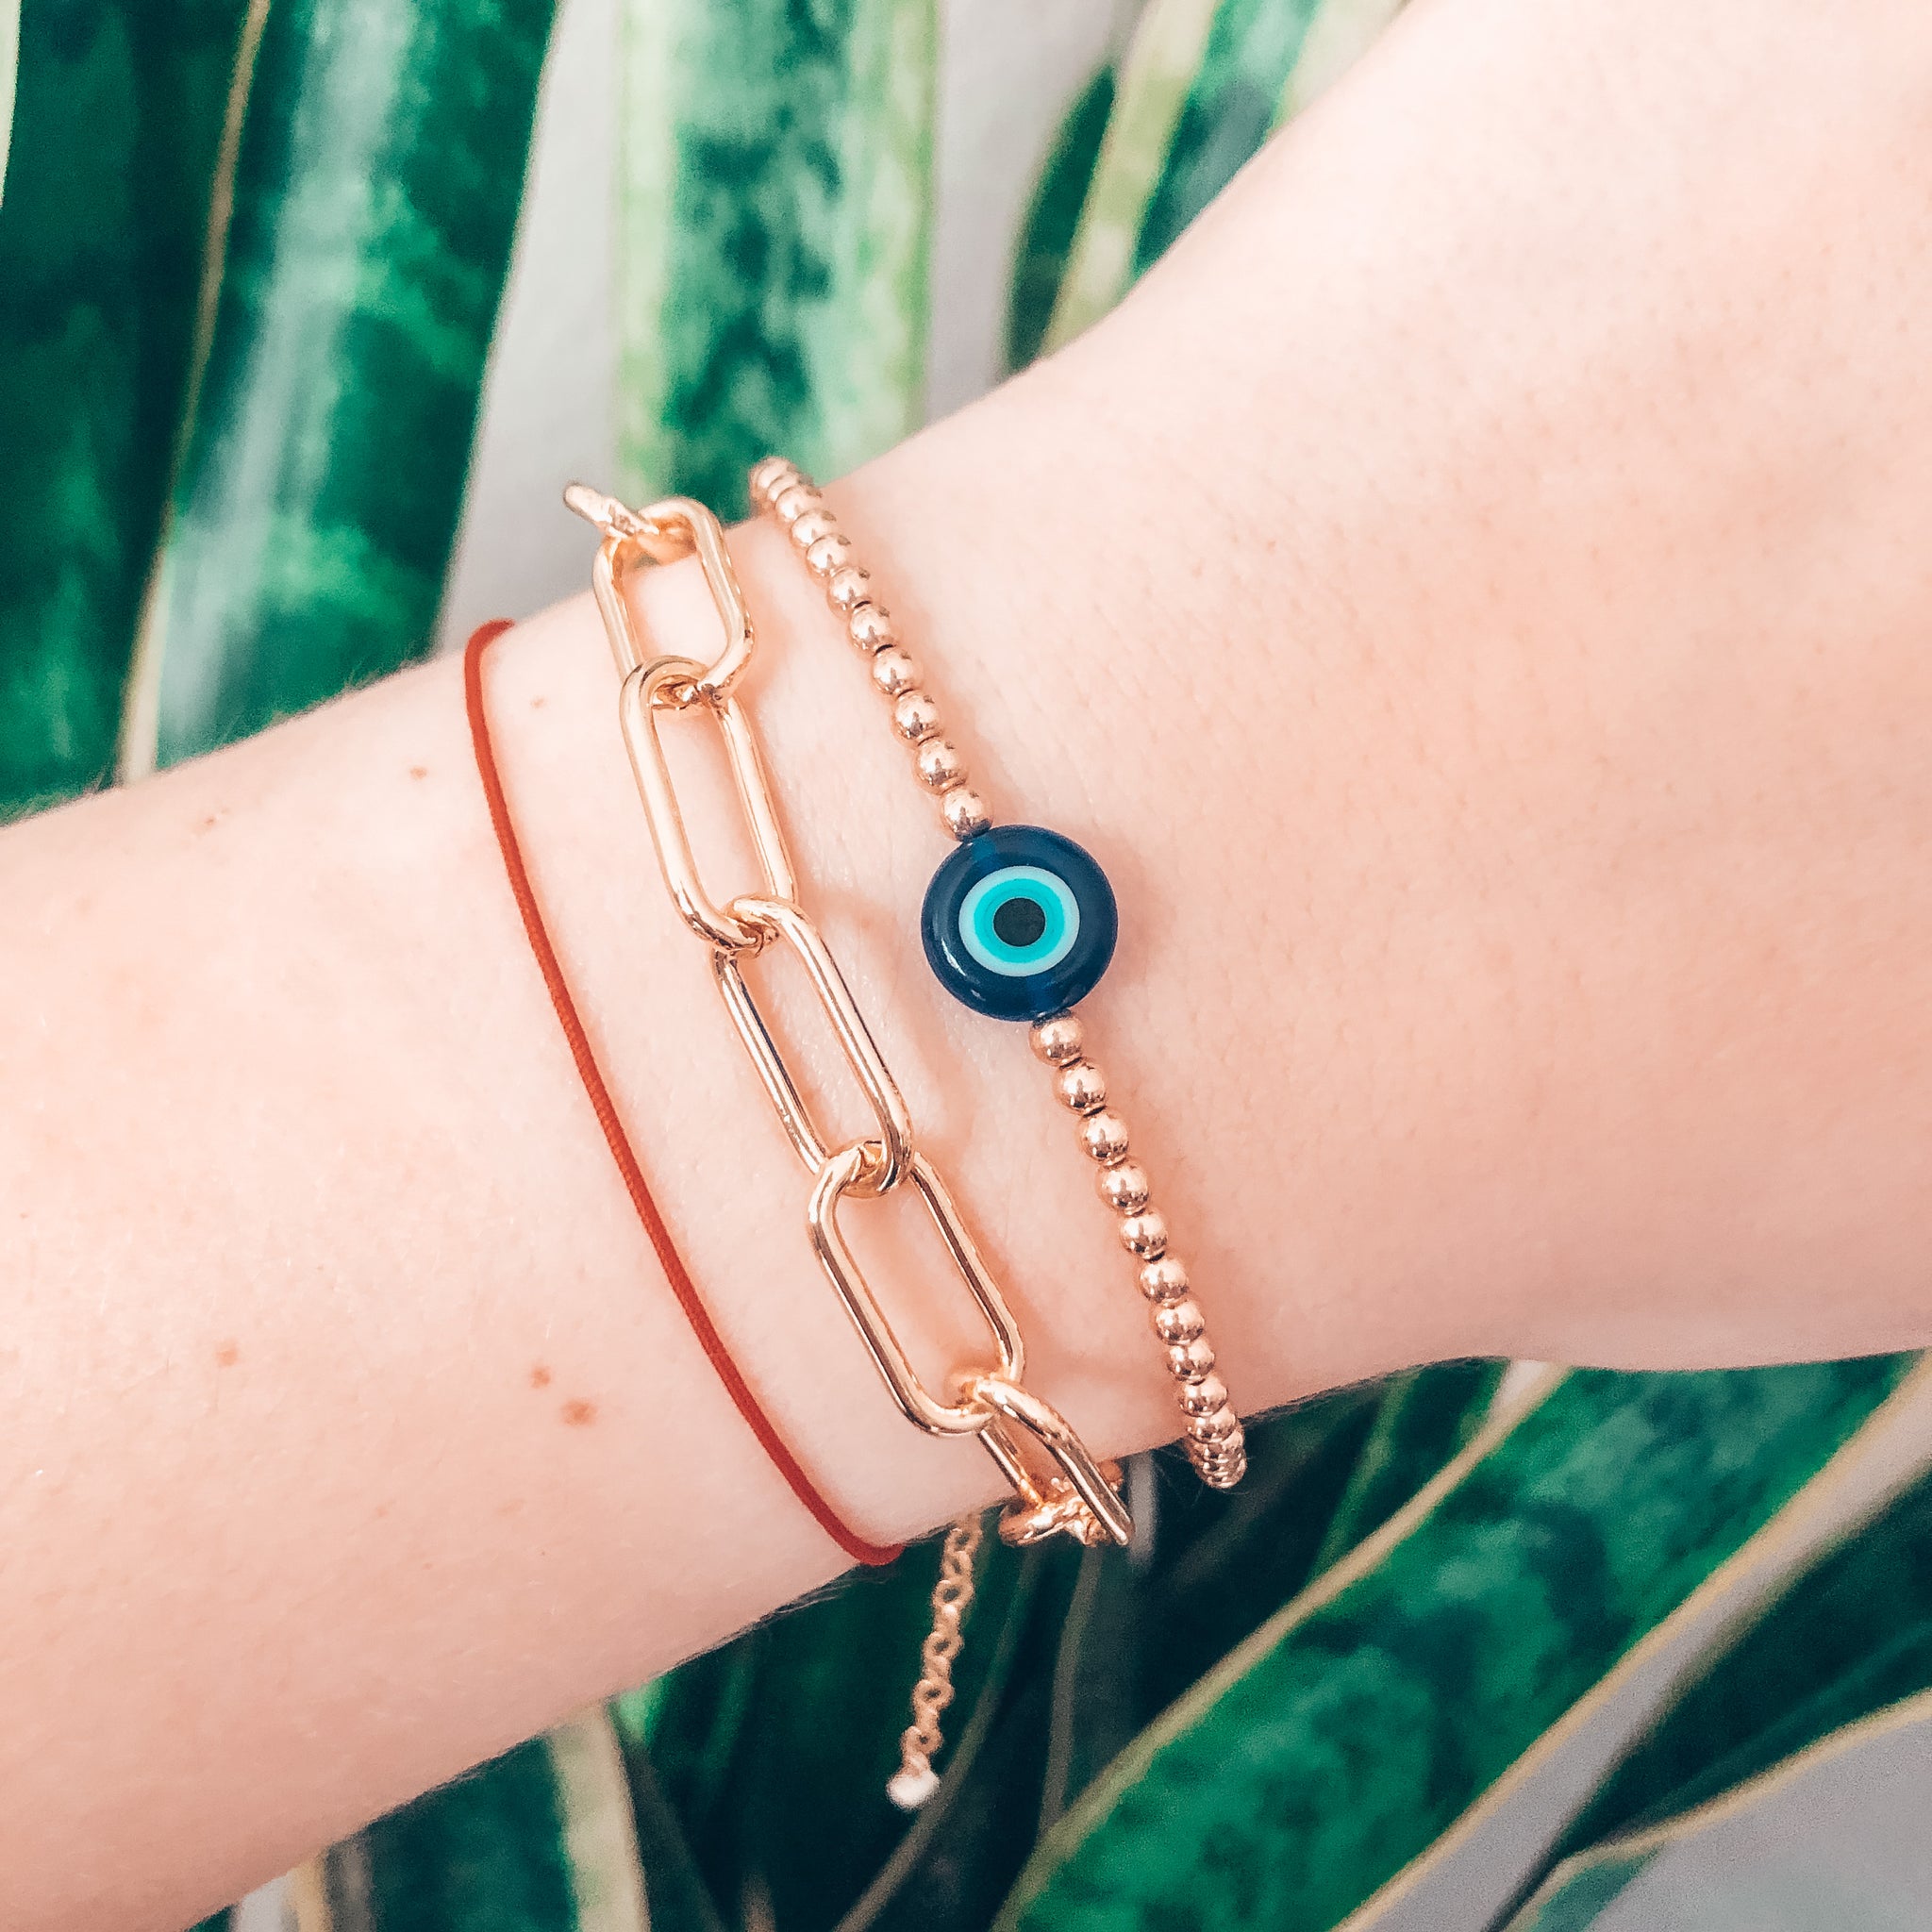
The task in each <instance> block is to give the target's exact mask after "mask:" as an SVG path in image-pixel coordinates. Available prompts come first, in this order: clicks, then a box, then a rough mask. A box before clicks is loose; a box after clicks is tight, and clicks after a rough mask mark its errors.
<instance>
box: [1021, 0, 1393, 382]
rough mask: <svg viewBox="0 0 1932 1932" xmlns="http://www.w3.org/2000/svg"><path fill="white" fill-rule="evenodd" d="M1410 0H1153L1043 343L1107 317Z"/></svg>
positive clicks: (1124, 76)
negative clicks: (1278, 131)
mask: <svg viewBox="0 0 1932 1932" xmlns="http://www.w3.org/2000/svg"><path fill="white" fill-rule="evenodd" d="M1399 7H1400V0H1218V4H1217V0H1151V4H1150V5H1149V7H1148V8H1147V10H1146V12H1145V13H1144V14H1143V15H1142V16H1141V24H1140V26H1139V28H1138V30H1137V32H1136V34H1135V38H1134V41H1133V42H1132V44H1131V45H1130V47H1129V48H1128V51H1127V56H1126V59H1125V61H1124V64H1123V67H1122V72H1121V80H1120V89H1119V95H1118V98H1117V100H1116V102H1115V106H1114V111H1113V116H1112V120H1111V122H1110V123H1109V125H1108V130H1107V134H1106V137H1105V139H1104V140H1103V142H1102V144H1101V150H1100V157H1099V160H1098V162H1097V164H1096V165H1095V167H1094V170H1093V177H1092V181H1091V186H1090V188H1089V190H1088V194H1087V201H1086V205H1085V207H1084V208H1083V209H1082V211H1081V214H1080V221H1079V226H1078V229H1077V231H1076V232H1075V235H1074V243H1073V247H1072V250H1071V252H1070V254H1069V257H1068V261H1067V268H1066V273H1065V275H1064V276H1063V278H1062V280H1061V283H1060V291H1059V295H1058V301H1057V302H1056V304H1055V307H1054V311H1053V318H1052V321H1051V322H1050V323H1049V325H1048V326H1047V330H1046V336H1045V341H1044V347H1045V348H1047V349H1056V348H1058V347H1059V345H1060V344H1061V343H1062V342H1067V341H1072V340H1073V338H1074V336H1076V335H1078V334H1079V333H1080V331H1081V330H1082V329H1084V328H1086V327H1088V326H1089V325H1091V324H1092V323H1094V322H1097V321H1098V320H1099V319H1100V317H1101V316H1103V315H1104V314H1106V313H1107V311H1108V309H1109V308H1112V307H1113V306H1114V304H1115V303H1116V302H1118V301H1119V300H1120V298H1121V297H1122V296H1123V295H1124V294H1125V293H1126V291H1127V290H1128V288H1129V287H1131V286H1132V284H1133V283H1134V281H1135V280H1136V279H1137V278H1138V277H1139V276H1140V275H1141V274H1143V273H1144V272H1145V271H1146V270H1147V269H1148V268H1149V267H1151V266H1152V265H1153V263H1154V262H1155V261H1156V260H1158V258H1159V257H1160V256H1161V255H1162V254H1163V253H1164V252H1165V250H1166V249H1167V248H1168V246H1169V245H1170V244H1171V243H1172V242H1174V238H1175V237H1176V236H1177V235H1179V233H1180V232H1181V230H1182V229H1183V228H1185V227H1186V226H1187V225H1188V224H1189V223H1190V222H1191V221H1192V220H1193V219H1194V217H1195V216H1196V215H1198V214H1199V213H1200V212H1201V210H1202V209H1203V208H1206V207H1207V206H1208V203H1209V202H1210V201H1211V200H1213V198H1214V197H1215V195H1217V194H1218V193H1220V192H1221V191H1222V189H1224V187H1225V186H1226V185H1227V184H1228V182H1229V181H1231V180H1232V179H1233V178H1234V176H1235V175H1236V173H1237V172H1238V171H1239V170H1240V168H1241V165H1242V163H1243V162H1245V161H1246V160H1247V159H1248V158H1250V157H1251V156H1252V155H1253V154H1254V153H1255V152H1256V150H1257V149H1258V148H1259V147H1260V146H1261V144H1262V142H1264V141H1266V140H1267V138H1268V136H1269V134H1270V133H1271V132H1272V131H1273V130H1274V128H1276V127H1278V126H1280V125H1282V123H1283V122H1284V121H1286V120H1289V119H1291V117H1292V116H1293V115H1294V114H1296V113H1298V112H1299V111H1300V110H1301V109H1302V108H1304V107H1306V106H1307V104H1308V103H1309V102H1310V101H1312V100H1313V99H1314V98H1315V96H1316V95H1317V94H1318V93H1320V92H1323V90H1324V89H1325V88H1327V87H1328V86H1329V85H1330V84H1332V83H1333V82H1334V81H1335V80H1337V79H1339V78H1340V77H1341V75H1342V74H1343V73H1344V72H1346V71H1347V69H1348V68H1349V67H1351V66H1352V65H1354V63H1355V61H1356V60H1357V58H1360V56H1361V55H1362V54H1363V53H1365V52H1366V51H1367V50H1368V47H1369V45H1370V44H1371V43H1372V42H1373V41H1374V38H1375V36H1376V35H1377V34H1378V33H1379V32H1380V31H1381V29H1382V27H1383V26H1385V25H1387V24H1388V22H1389V21H1390V20H1391V18H1393V16H1394V14H1395V13H1396V12H1397V11H1398V10H1399Z"/></svg>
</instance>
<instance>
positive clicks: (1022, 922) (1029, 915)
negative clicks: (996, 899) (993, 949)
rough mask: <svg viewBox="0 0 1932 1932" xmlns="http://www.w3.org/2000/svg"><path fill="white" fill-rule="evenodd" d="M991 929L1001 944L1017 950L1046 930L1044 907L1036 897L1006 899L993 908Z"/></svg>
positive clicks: (1028, 944)
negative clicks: (1002, 903) (1003, 902)
mask: <svg viewBox="0 0 1932 1932" xmlns="http://www.w3.org/2000/svg"><path fill="white" fill-rule="evenodd" d="M992 929H993V931H994V932H995V933H996V934H997V935H998V936H999V939H1000V941H1001V943H1002V944H1004V945H1008V946H1011V947H1013V948H1014V950H1015V951H1019V950H1021V949H1023V948H1024V947H1026V946H1030V945H1031V944H1033V942H1034V941H1036V940H1037V939H1039V937H1040V936H1041V933H1043V932H1044V931H1045V930H1046V908H1045V907H1044V906H1042V905H1041V903H1040V901H1039V900H1038V899H1025V898H1013V899H1008V901H1007V902H1006V903H1005V904H1004V905H1002V906H997V907H995V908H993V915H992Z"/></svg>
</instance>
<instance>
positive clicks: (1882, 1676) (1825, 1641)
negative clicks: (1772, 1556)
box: [1558, 1478, 1932, 1856]
mask: <svg viewBox="0 0 1932 1932" xmlns="http://www.w3.org/2000/svg"><path fill="white" fill-rule="evenodd" d="M1925 1691H1932V1478H1922V1479H1921V1480H1919V1481H1918V1482H1917V1483H1915V1484H1913V1485H1912V1486H1911V1487H1910V1488H1909V1489H1908V1490H1907V1491H1905V1492H1904V1493H1903V1494H1902V1495H1900V1496H1899V1497H1898V1498H1897V1499H1896V1500H1895V1501H1894V1502H1892V1504H1891V1505H1890V1507H1888V1508H1886V1509H1885V1510H1883V1511H1882V1512H1881V1513H1880V1514H1879V1515H1877V1516H1876V1517H1874V1519H1873V1521H1872V1522H1871V1523H1869V1524H1865V1525H1864V1526H1863V1527H1862V1528H1860V1529H1859V1530H1858V1531H1857V1534H1856V1535H1855V1536H1851V1537H1849V1538H1848V1539H1847V1540H1846V1541H1842V1542H1840V1544H1838V1545H1837V1546H1836V1547H1835V1548H1833V1549H1832V1550H1830V1551H1829V1552H1828V1553H1826V1554H1825V1555H1824V1557H1821V1558H1820V1559H1819V1560H1818V1561H1817V1562H1816V1563H1814V1564H1812V1565H1811V1566H1810V1567H1808V1568H1807V1569H1806V1570H1804V1571H1803V1572H1802V1573H1801V1574H1798V1575H1797V1576H1796V1577H1794V1578H1793V1579H1791V1580H1790V1583H1789V1585H1788V1587H1787V1588H1786V1589H1785V1590H1784V1591H1782V1593H1781V1594H1780V1595H1779V1596H1778V1597H1776V1598H1775V1599H1774V1601H1773V1602H1771V1603H1770V1604H1769V1605H1768V1606H1767V1607H1765V1609H1764V1610H1763V1612H1762V1614H1761V1615H1759V1616H1758V1617H1757V1619H1756V1620H1755V1621H1754V1622H1753V1623H1752V1624H1751V1625H1750V1627H1749V1628H1748V1629H1746V1630H1745V1631H1744V1632H1743V1633H1742V1634H1741V1635H1740V1637H1739V1638H1738V1639H1737V1640H1736V1641H1734V1642H1733V1643H1732V1644H1730V1645H1729V1646H1728V1647H1726V1648H1725V1649H1724V1650H1723V1651H1721V1652H1720V1653H1718V1654H1717V1655H1716V1656H1715V1657H1712V1658H1711V1659H1710V1660H1709V1661H1708V1662H1707V1665H1706V1667H1705V1669H1704V1671H1703V1673H1702V1674H1701V1675H1700V1676H1699V1677H1698V1678H1697V1679H1696V1680H1695V1681H1694V1682H1693V1683H1691V1685H1690V1686H1689V1688H1688V1689H1687V1690H1686V1691H1683V1692H1682V1694H1681V1695H1680V1696H1679V1697H1678V1698H1677V1700H1676V1701H1675V1703H1674V1705H1673V1707H1672V1708H1671V1709H1670V1711H1669V1712H1668V1713H1667V1714H1666V1715H1665V1716H1664V1718H1663V1720H1662V1721H1661V1723H1660V1724H1658V1725H1657V1728H1656V1729H1655V1730H1654V1731H1653V1732H1652V1733H1651V1735H1650V1736H1649V1737H1648V1738H1646V1739H1645V1740H1643V1741H1642V1742H1641V1744H1640V1745H1639V1746H1638V1747H1637V1748H1636V1749H1635V1750H1634V1751H1633V1752H1632V1753H1631V1754H1630V1755H1629V1756H1628V1757H1626V1758H1625V1759H1624V1763H1623V1764H1622V1765H1621V1766H1620V1767H1619V1768H1618V1770H1617V1772H1616V1773H1615V1774H1614V1775H1613V1776H1612V1777H1610V1778H1609V1779H1608V1780H1607V1782H1606V1784H1605V1785H1604V1787H1603V1789H1602V1790H1600V1791H1599V1792H1598V1793H1597V1795H1596V1797H1595V1798H1594V1799H1593V1800H1592V1801H1591V1804H1590V1806H1589V1807H1587V1808H1586V1809H1585V1810H1584V1811H1583V1812H1582V1813H1581V1814H1580V1815H1579V1816H1578V1818H1577V1819H1576V1821H1575V1823H1574V1825H1573V1826H1572V1827H1571V1829H1570V1830H1569V1832H1568V1833H1566V1834H1565V1837H1564V1840H1563V1844H1562V1847H1561V1849H1560V1851H1559V1854H1558V1856H1563V1855H1566V1854H1569V1853H1573V1852H1577V1851H1580V1850H1581V1849H1582V1848H1584V1847H1585V1846H1587V1845H1590V1844H1591V1843H1593V1842H1595V1841H1596V1840H1600V1839H1604V1838H1607V1837H1609V1836H1612V1835H1621V1834H1624V1833H1627V1832H1630V1831H1634V1830H1641V1829H1642V1828H1644V1827H1646V1826H1648V1825H1651V1824H1656V1823H1657V1822H1658V1821H1659V1820H1661V1819H1664V1818H1666V1817H1669V1816H1671V1815H1672V1814H1674V1813H1677V1812H1681V1811H1685V1810H1689V1809H1691V1808H1692V1807H1696V1806H1699V1805H1703V1804H1707V1803H1708V1802H1710V1801H1711V1800H1713V1799H1715V1798H1716V1797H1718V1796H1719V1795H1721V1794H1722V1793H1723V1792H1724V1791H1726V1790H1730V1789H1731V1788H1732V1787H1733V1786H1737V1785H1740V1784H1742V1783H1744V1782H1745V1781H1747V1780H1748V1779H1751V1778H1754V1777H1757V1776H1759V1775H1760V1774H1764V1773H1766V1772H1768V1771H1769V1770H1770V1769H1771V1767H1772V1766H1774V1765H1775V1764H1776V1763H1777V1762H1778V1760H1779V1759H1780V1758H1783V1757H1789V1756H1790V1755H1792V1754H1794V1753H1796V1752H1799V1751H1803V1750H1805V1749H1807V1748H1808V1747H1809V1746H1811V1745H1813V1744H1815V1743H1817V1742H1818V1740H1820V1739H1822V1738H1824V1737H1825V1736H1827V1735H1828V1734H1829V1733H1831V1732H1833V1731H1836V1730H1839V1729H1840V1728H1842V1727H1843V1726H1845V1725H1847V1724H1856V1723H1857V1722H1859V1721H1860V1720H1862V1719H1864V1718H1867V1717H1869V1716H1871V1715H1872V1714H1873V1713H1874V1711H1877V1710H1879V1709H1882V1708H1883V1707H1886V1706H1888V1705H1891V1704H1894V1703H1897V1702H1899V1701H1901V1700H1904V1699H1907V1698H1911V1697H1914V1696H1917V1695H1919V1694H1920V1693H1923V1692H1925Z"/></svg>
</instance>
